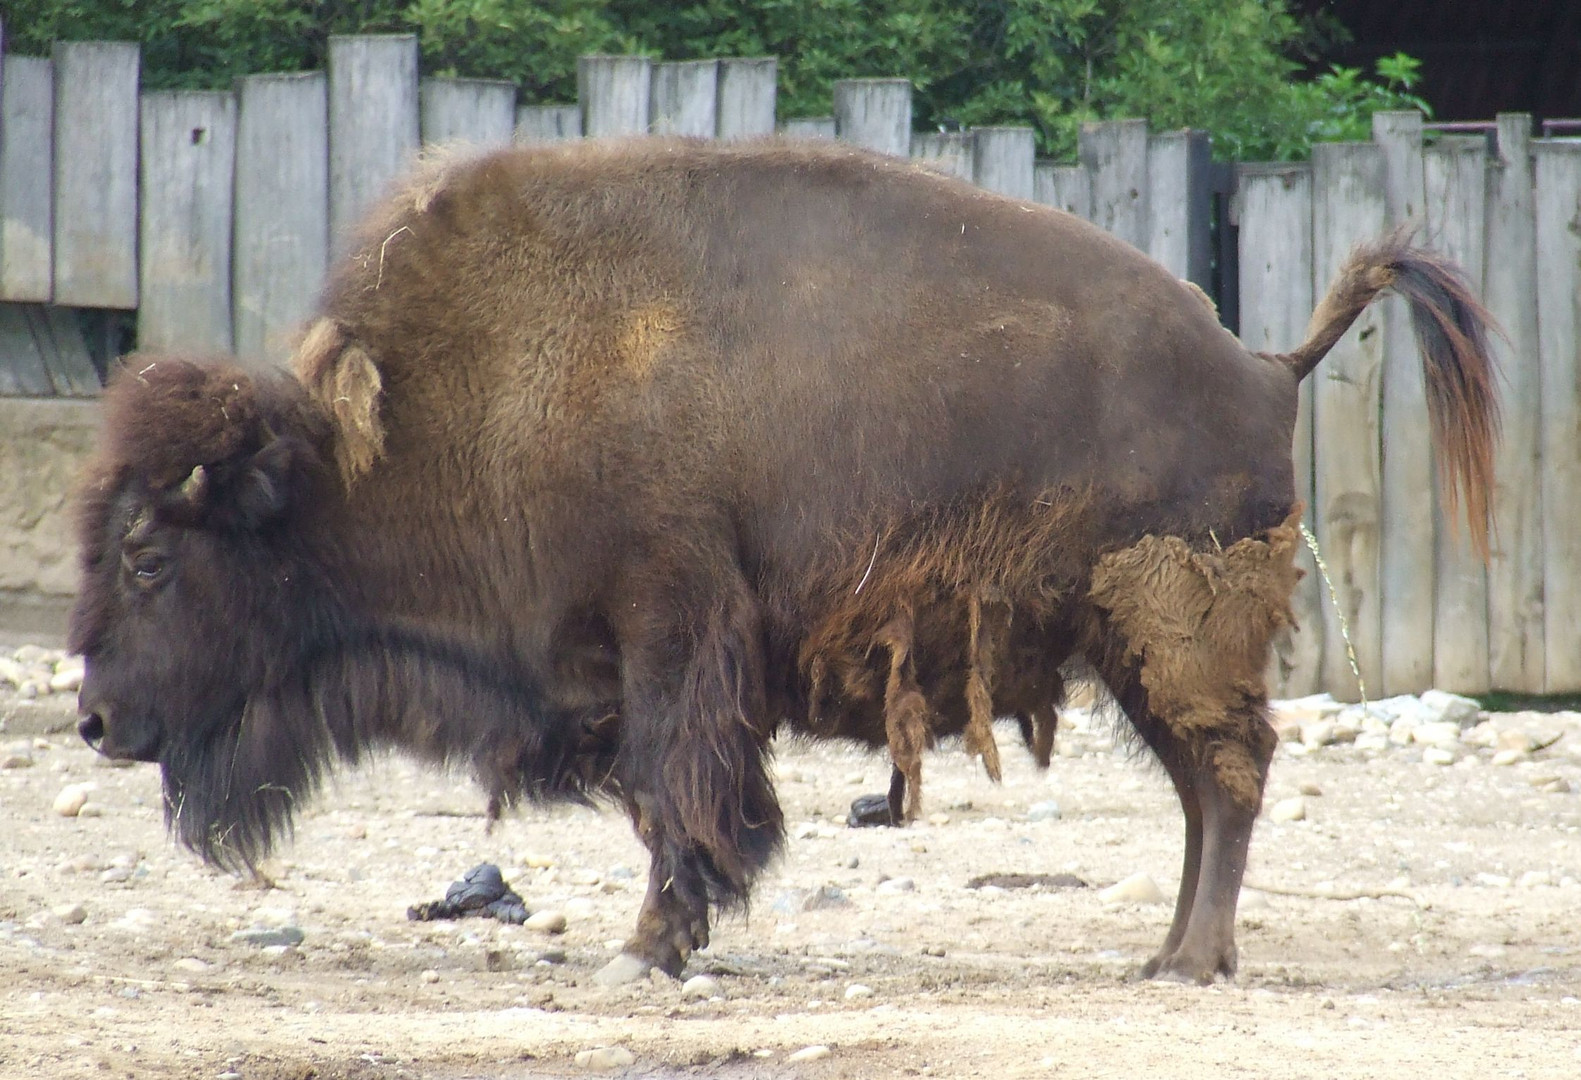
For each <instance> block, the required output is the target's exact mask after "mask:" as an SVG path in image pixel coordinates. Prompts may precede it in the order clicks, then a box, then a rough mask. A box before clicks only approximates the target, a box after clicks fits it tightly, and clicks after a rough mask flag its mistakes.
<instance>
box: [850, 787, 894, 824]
mask: <svg viewBox="0 0 1581 1080" xmlns="http://www.w3.org/2000/svg"><path fill="white" fill-rule="evenodd" d="M845 823H846V824H847V825H849V826H850V827H851V828H853V829H871V828H876V827H878V826H881V825H895V824H897V822H896V821H895V816H894V815H893V814H891V813H890V812H889V798H888V797H887V796H885V795H863V796H862V797H861V798H859V799H854V800H852V802H851V816H850V817H848V818H846V819H845Z"/></svg>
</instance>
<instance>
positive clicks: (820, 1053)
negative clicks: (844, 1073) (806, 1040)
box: [785, 1045, 829, 1065]
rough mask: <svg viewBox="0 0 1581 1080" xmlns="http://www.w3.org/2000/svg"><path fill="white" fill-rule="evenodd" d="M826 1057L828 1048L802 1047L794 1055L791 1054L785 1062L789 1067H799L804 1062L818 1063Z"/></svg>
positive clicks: (818, 1046)
mask: <svg viewBox="0 0 1581 1080" xmlns="http://www.w3.org/2000/svg"><path fill="white" fill-rule="evenodd" d="M828 1056H829V1048H828V1047H827V1046H821V1045H813V1046H804V1047H802V1048H801V1049H800V1050H798V1051H796V1052H795V1053H794V1054H791V1055H790V1056H789V1057H787V1058H786V1059H785V1061H786V1063H787V1064H790V1065H801V1064H803V1063H804V1062H808V1061H819V1060H821V1059H823V1058H826V1057H828Z"/></svg>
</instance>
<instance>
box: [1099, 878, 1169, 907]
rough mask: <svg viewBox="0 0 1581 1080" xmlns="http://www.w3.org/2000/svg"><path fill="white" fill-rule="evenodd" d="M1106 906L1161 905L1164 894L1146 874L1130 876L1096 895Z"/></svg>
mask: <svg viewBox="0 0 1581 1080" xmlns="http://www.w3.org/2000/svg"><path fill="white" fill-rule="evenodd" d="M1098 899H1099V900H1102V901H1103V902H1104V903H1106V904H1162V903H1163V902H1164V894H1163V892H1162V891H1161V890H1160V889H1159V887H1158V883H1157V882H1155V881H1154V880H1153V879H1152V878H1150V877H1148V876H1147V875H1146V874H1132V875H1131V876H1130V877H1128V878H1125V879H1123V880H1121V881H1117V882H1115V883H1114V884H1113V885H1110V886H1109V887H1108V888H1107V889H1104V890H1102V891H1101V892H1099V893H1098Z"/></svg>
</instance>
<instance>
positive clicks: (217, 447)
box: [70, 140, 1497, 982]
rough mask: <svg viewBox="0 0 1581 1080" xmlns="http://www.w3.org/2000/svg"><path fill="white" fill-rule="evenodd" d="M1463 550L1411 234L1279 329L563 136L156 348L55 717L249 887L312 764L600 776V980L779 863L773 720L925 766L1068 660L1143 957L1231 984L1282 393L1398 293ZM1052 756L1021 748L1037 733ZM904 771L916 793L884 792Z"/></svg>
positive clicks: (866, 203) (669, 943)
mask: <svg viewBox="0 0 1581 1080" xmlns="http://www.w3.org/2000/svg"><path fill="white" fill-rule="evenodd" d="M1389 288H1392V289H1394V290H1396V291H1397V292H1399V293H1401V294H1403V295H1404V296H1405V297H1406V298H1407V300H1408V301H1409V303H1410V307H1411V310H1412V312H1413V315H1414V324H1415V326H1416V328H1417V333H1418V337H1419V342H1420V345H1421V347H1422V353H1423V368H1424V372H1425V378H1426V383H1427V387H1428V400H1429V405H1430V408H1431V414H1432V430H1433V437H1434V440H1435V444H1436V446H1437V448H1438V450H1439V452H1440V453H1441V454H1442V455H1444V456H1445V457H1446V458H1447V468H1446V469H1445V470H1444V471H1445V475H1446V476H1447V477H1448V478H1449V484H1448V490H1449V494H1450V495H1451V496H1452V497H1453V496H1454V495H1456V494H1457V493H1458V495H1459V496H1460V498H1461V500H1462V501H1463V503H1464V504H1465V507H1466V509H1467V511H1468V516H1469V518H1470V521H1471V526H1472V536H1473V539H1474V540H1475V541H1476V543H1477V544H1478V546H1479V547H1480V548H1481V549H1482V550H1484V551H1485V550H1486V543H1487V528H1488V509H1487V507H1488V492H1489V484H1490V473H1491V460H1492V452H1493V447H1494V442H1495V439H1496V436H1497V407H1496V401H1495V397H1494V393H1493V389H1492V379H1493V375H1492V371H1491V367H1490V361H1489V358H1488V355H1487V350H1486V347H1485V344H1486V343H1485V335H1486V331H1487V319H1486V316H1485V315H1484V313H1483V311H1482V309H1481V308H1480V307H1479V306H1478V304H1477V303H1476V301H1475V300H1474V299H1473V297H1472V295H1471V294H1470V292H1469V291H1468V290H1467V288H1466V286H1465V285H1464V284H1463V283H1462V281H1461V279H1460V278H1459V276H1458V275H1457V274H1456V272H1455V271H1453V269H1452V268H1450V267H1448V266H1447V265H1446V264H1445V263H1444V262H1442V261H1440V260H1439V259H1438V258H1436V257H1434V256H1433V255H1431V254H1428V253H1426V252H1424V251H1421V250H1417V249H1415V248H1413V247H1411V246H1409V244H1408V243H1407V242H1406V241H1405V240H1404V239H1402V238H1400V237H1398V236H1394V237H1388V238H1385V239H1383V240H1380V241H1378V242H1376V243H1373V244H1371V245H1369V246H1365V247H1363V248H1361V249H1360V250H1358V251H1357V252H1356V253H1355V254H1354V255H1353V256H1352V257H1351V258H1350V260H1349V261H1348V262H1347V263H1346V264H1345V266H1344V268H1343V270H1342V272H1341V273H1340V274H1339V276H1338V278H1337V280H1336V281H1335V283H1334V284H1333V286H1332V288H1331V289H1330V291H1329V293H1328V295H1327V296H1325V297H1324V299H1323V301H1322V303H1321V306H1320V307H1319V309H1318V311H1317V313H1316V314H1315V315H1314V317H1313V321H1312V326H1311V329H1310V332H1309V336H1308V338H1307V340H1306V341H1305V342H1304V343H1303V344H1301V345H1300V346H1299V347H1298V348H1296V349H1295V351H1293V352H1290V353H1286V354H1278V355H1265V354H1255V353H1252V352H1249V351H1248V350H1247V349H1246V348H1245V347H1244V346H1243V345H1242V344H1241V343H1240V342H1239V341H1238V340H1237V339H1236V338H1235V337H1234V336H1233V335H1231V334H1230V333H1229V332H1227V331H1226V330H1225V329H1224V328H1223V327H1221V326H1220V325H1219V323H1218V321H1217V319H1216V317H1215V314H1214V312H1213V311H1212V310H1211V307H1210V305H1209V304H1207V303H1205V302H1204V299H1203V297H1202V296H1201V294H1200V293H1198V292H1196V291H1195V290H1194V289H1193V288H1191V287H1189V286H1187V285H1185V284H1183V283H1182V282H1180V281H1178V280H1176V279H1175V278H1174V277H1172V276H1171V275H1170V274H1169V273H1167V272H1166V271H1165V270H1163V269H1162V268H1161V267H1159V266H1158V265H1156V264H1155V263H1153V262H1151V261H1150V260H1149V259H1147V258H1146V257H1145V256H1144V255H1142V254H1141V253H1139V252H1137V251H1136V250H1134V249H1132V248H1130V247H1128V246H1126V245H1125V244H1123V243H1121V242H1119V241H1117V240H1115V239H1113V238H1112V237H1110V236H1108V235H1107V234H1105V233H1104V232H1102V231H1100V230H1099V229H1097V228H1094V227H1093V226H1091V225H1089V224H1087V223H1086V222H1083V221H1080V220H1078V219H1076V218H1074V217H1071V216H1069V215H1067V214H1064V213H1060V212H1057V211H1055V210H1052V209H1047V208H1043V207H1040V206H1034V205H1029V204H1027V203H1024V202H1019V201H1016V200H1014V199H1007V198H1002V197H999V196H996V195H992V194H989V193H987V192H984V191H981V190H978V189H976V188H973V187H970V186H967V185H965V184H962V183H959V182H957V181H954V180H950V179H948V178H945V177H942V176H938V175H934V174H932V173H930V172H928V171H925V170H924V169H922V168H919V167H917V166H914V165H912V164H910V163H907V162H905V161H902V160H897V159H892V158H888V157H883V156H879V155H876V154H872V153H868V152H865V151H862V150H859V149H855V148H851V147H846V146H840V145H837V144H832V143H831V144H826V145H798V144H795V143H791V142H778V141H765V142H757V143H746V144H741V143H736V144H728V145H712V144H707V143H700V142H689V141H671V140H627V141H612V142H603V141H590V142H586V143H579V144H574V145H566V146H559V147H551V148H532V149H511V150H500V151H498V152H493V153H489V154H486V155H482V156H477V157H472V158H464V159H463V158H454V157H453V158H450V159H447V160H441V161H438V162H430V163H427V164H426V165H424V166H423V167H421V168H419V169H418V170H417V172H416V173H415V174H414V175H413V177H411V178H410V179H409V180H408V181H407V182H405V184H404V186H402V187H400V188H399V189H398V190H397V191H396V192H395V193H394V194H393V195H391V196H390V197H389V198H388V199H387V200H386V201H384V202H383V203H382V205H380V206H379V207H378V208H377V209H376V210H375V211H374V212H373V213H372V214H371V215H370V216H369V217H368V218H367V220H366V221H365V222H364V223H363V224H362V226H361V229H360V232H359V233H358V234H357V239H356V240H355V241H354V243H353V246H352V249H351V254H350V255H348V256H347V257H344V258H341V259H339V260H338V262H336V264H335V265H334V266H333V267H332V270H331V273H330V276H329V280H328V283H327V285H326V289H325V292H324V295H323V298H322V301H321V304H320V306H319V308H318V311H317V314H316V316H315V317H314V319H313V320H312V321H311V322H310V324H309V325H308V326H307V327H306V328H305V331H304V335H303V339H302V341H301V344H300V346H299V347H298V348H297V350H296V352H295V356H294V358H293V361H292V369H291V371H290V372H289V373H280V374H278V375H248V374H246V373H244V371H243V370H242V369H241V368H240V367H239V366H237V365H235V364H234V363H227V362H224V361H222V360H221V361H205V362H192V361H189V360H184V359H181V358H175V357H162V356H151V355H134V356H132V357H129V358H128V359H127V360H126V361H125V363H124V365H123V369H122V371H121V372H120V374H119V376H118V377H117V378H115V379H114V380H113V381H112V385H111V386H110V387H109V388H108V390H107V392H106V401H105V408H106V423H105V431H104V435H103V437H102V442H101V448H100V450H99V452H98V455H97V457H96V459H95V462H94V464H93V465H92V466H91V470H90V473H89V477H88V480H87V482H86V484H85V488H84V495H83V496H82V499H81V507H80V525H79V528H80V541H81V549H82V588H81V593H80V597H79V600H78V602H77V605H76V608H75V611H74V613H73V616H72V620H71V631H70V634H71V647H72V648H73V649H74V650H75V651H77V652H80V653H82V654H83V656H84V657H85V659H86V665H87V672H86V677H85V679H84V682H83V687H82V691H81V700H80V710H81V721H80V725H79V726H80V731H81V734H82V735H83V737H84V738H85V739H86V740H87V741H88V742H89V743H90V744H91V745H93V746H95V747H97V748H98V749H99V750H100V751H101V752H102V753H104V754H107V755H110V756H111V757H116V758H131V759H136V760H140V761H149V762H158V763H159V764H160V766H161V768H162V771H163V782H164V791H165V800H166V817H167V819H168V823H169V825H170V827H171V828H172V830H173V831H174V833H175V834H176V835H177V836H178V837H179V839H180V840H181V841H182V842H184V843H185V844H186V845H188V846H190V847H191V848H193V849H194V850H196V851H197V852H198V853H200V854H201V855H202V856H203V857H204V858H206V859H208V860H211V861H213V862H215V863H218V864H222V865H226V866H231V867H246V866H248V865H251V864H254V863H255V861H256V860H258V859H259V858H261V857H263V856H264V855H265V854H267V853H268V852H269V851H270V849H271V845H272V844H273V843H275V842H276V841H277V840H278V839H279V838H280V837H281V836H282V834H284V833H285V832H286V831H288V829H289V825H290V822H291V818H292V814H293V811H294V810H295V809H296V808H297V807H298V806H299V805H300V804H301V803H302V802H303V801H304V799H305V798H306V797H307V796H309V795H310V794H311V793H312V792H313V791H314V789H315V788H316V787H317V786H318V785H319V783H320V781H321V779H322V778H323V777H324V775H325V773H326V771H327V770H328V769H329V768H330V767H331V766H332V765H333V764H334V763H335V762H336V761H337V760H341V761H355V760H357V759H358V758H359V757H360V756H362V755H364V754H365V753H366V752H368V751H370V750H371V749H373V748H381V747H395V748H400V749H402V750H405V751H409V752H411V753H414V754H416V755H419V756H421V757H422V758H425V759H429V760H432V761H436V762H448V763H460V764H465V765H469V766H470V767H472V768H473V769H474V770H475V771H476V772H477V774H478V776H479V777H480V779H481V780H482V782H483V783H484V785H485V786H486V787H487V789H488V792H489V794H490V796H491V801H492V803H493V804H494V805H495V806H496V807H498V806H501V805H505V804H509V803H511V802H514V801H516V800H519V799H527V800H535V801H553V800H579V799H580V800H587V799H595V798H602V799H606V800H609V801H612V802H614V803H617V804H618V805H620V806H622V807H624V809H625V810H626V811H627V813H628V814H629V815H630V817H631V820H632V822H633V824H634V826H635V829H636V832H637V834H638V836H639V837H640V838H641V840H642V842H643V843H644V844H645V845H646V846H647V848H648V850H649V852H650V854H651V867H650V870H649V874H648V889H647V894H646V897H645V899H644V900H643V903H642V907H641V912H640V914H639V916H638V919H637V925H636V929H635V932H634V933H633V934H632V936H631V937H630V939H629V940H628V941H627V943H626V945H625V949H624V952H623V953H622V955H621V956H620V957H619V958H617V959H616V960H615V961H612V962H611V964H610V966H609V967H608V968H606V969H604V971H602V972H601V973H600V978H601V979H602V980H604V981H610V982H615V981H620V980H622V979H629V978H635V977H637V976H639V975H641V974H644V973H646V972H648V971H650V970H651V969H653V968H655V967H656V968H659V969H662V970H663V971H665V972H668V973H670V974H672V975H673V974H675V973H677V972H679V971H680V970H681V969H682V967H683V965H684V964H685V963H686V961H687V958H688V956H689V955H690V954H691V953H692V951H693V950H695V949H698V948H701V947H703V946H704V945H705V944H706V943H707V941H708V934H709V918H710V912H711V909H713V908H725V907H728V906H730V905H732V904H740V903H742V902H744V901H745V899H746V898H747V896H748V894H749V890H750V887H751V884H752V882H753V879H754V877H755V876H756V875H757V874H758V873H759V872H760V871H761V870H762V869H763V868H764V866H765V864H766V863H768V862H769V861H770V859H771V858H772V857H773V856H774V854H775V852H776V849H777V848H778V847H779V846H780V844H781V843H782V840H783V826H782V819H781V813H780V807H779V804H778V802H777V801H776V797H775V792H774V788H773V785H772V783H771V780H770V776H769V773H768V770H767V764H768V757H769V753H770V745H771V739H772V737H773V736H774V735H775V734H776V733H777V732H781V731H788V732H791V733H797V734H802V735H806V736H811V737H815V738H838V739H848V740H855V741H857V742H859V743H863V744H866V745H869V746H872V747H875V748H878V747H885V748H887V749H888V751H889V753H890V755H891V757H892V760H893V761H894V763H895V766H896V769H897V772H898V773H899V774H900V775H901V776H902V777H903V778H905V779H908V780H909V781H910V782H911V783H910V788H911V790H910V792H908V793H907V795H906V798H907V800H908V801H911V802H913V807H912V808H913V809H914V800H915V797H916V784H915V781H916V779H917V776H918V770H919V768H920V766H919V761H920V756H921V754H922V751H923V750H924V748H925V747H927V746H928V745H930V744H931V743H933V742H934V741H935V740H937V739H939V738H944V737H949V736H956V735H959V736H961V737H962V738H963V740H964V741H965V744H966V746H967V748H968V749H969V750H971V751H972V752H974V753H977V754H980V755H982V756H983V758H984V761H985V763H986V764H987V765H988V766H989V768H990V770H991V771H992V770H993V769H995V768H997V752H996V750H995V747H994V742H993V735H992V731H991V724H992V721H993V719H994V717H995V716H996V715H1004V716H1019V717H1022V718H1024V723H1027V724H1029V725H1030V726H1031V727H1032V728H1033V729H1034V736H1035V728H1036V725H1035V724H1032V720H1031V719H1027V718H1041V720H1040V721H1039V722H1040V723H1041V724H1042V725H1043V727H1044V729H1045V730H1047V731H1052V722H1053V716H1054V710H1055V709H1056V708H1057V706H1058V705H1059V703H1060V701H1061V698H1062V695H1063V693H1064V690H1063V686H1062V682H1061V678H1060V670H1061V665H1062V664H1064V663H1065V662H1066V661H1068V660H1075V661H1084V662H1085V663H1086V664H1087V665H1089V666H1090V669H1091V670H1092V671H1093V672H1094V673H1096V675H1097V676H1098V677H1099V678H1101V680H1102V681H1103V683H1104V684H1106V685H1107V687H1108V689H1109V690H1110V691H1112V693H1113V696H1114V698H1115V699H1116V700H1117V702H1118V703H1119V705H1120V707H1121V709H1123V711H1124V714H1125V716H1126V717H1127V718H1128V719H1129V722H1130V725H1131V727H1132V728H1133V729H1134V733H1135V736H1136V738H1137V739H1138V740H1139V742H1140V743H1141V744H1142V745H1145V746H1146V747H1147V749H1148V750H1149V751H1151V753H1152V754H1153V755H1155V756H1156V758H1157V760H1158V761H1159V762H1160V763H1161V764H1162V766H1163V768H1164V770H1165V771H1166V772H1167V774H1168V776H1169V778H1170V780H1171V781H1172V782H1173V784H1174V787H1175V790H1176V792H1177V794H1178V796H1179V799H1180V803H1181V807H1182V809H1183V811H1184V814H1185V821H1186V833H1185V858H1184V865H1183V870H1182V874H1181V884H1180V893H1179V898H1178V900H1177V902H1176V906H1175V915H1174V922H1173V925H1172V926H1171V927H1170V930H1169V932H1168V936H1167V937H1166V938H1165V940H1164V943H1163V946H1162V947H1161V948H1160V949H1159V951H1158V952H1157V954H1156V955H1154V956H1153V957H1152V959H1150V960H1149V961H1148V962H1147V963H1146V965H1145V966H1144V968H1143V973H1144V974H1146V975H1163V976H1169V977H1174V978H1179V979H1184V980H1192V981H1211V980H1213V979H1214V978H1215V977H1217V976H1219V975H1224V976H1230V975H1232V974H1233V973H1234V970H1235V966H1236V947H1235V940H1234V917H1235V905H1236V900H1237V896H1238V893H1239V889H1240V885H1241V877H1242V872H1243V870H1244V868H1245V865H1246V853H1247V842H1248V839H1249V837H1250V835H1251V831H1252V824H1253V821H1254V819H1255V817H1256V815H1257V813H1258V809H1259V807H1260V804H1261V798H1262V793H1263V785H1264V780H1265V778H1266V775H1267V771H1268V764H1269V760H1270V757H1271V756H1272V753H1273V749H1274V744H1275V736H1274V734H1273V732H1272V730H1271V729H1270V726H1269V723H1268V720H1267V717H1266V715H1265V706H1266V689H1265V684H1264V677H1263V671H1264V667H1265V664H1266V661H1267V659H1268V656H1269V647H1270V639H1271V638H1272V637H1273V635H1274V634H1275V633H1276V632H1277V631H1279V630H1280V629H1281V628H1282V627H1284V626H1285V625H1286V624H1288V623H1289V622H1290V611H1289V606H1288V600H1289V596H1290V593H1291V590H1292V587H1293V585H1294V583H1295V581H1296V579H1297V576H1298V571H1297V570H1296V568H1295V567H1294V565H1293V551H1294V548H1295V546H1296V543H1297V527H1298V523H1299V518H1300V514H1301V510H1300V507H1299V506H1298V504H1297V501H1296V494H1295V484H1294V479H1293V469H1292V464H1291V435H1292V428H1293V425H1294V422H1295V416H1296V397H1297V387H1298V385H1299V383H1300V381H1301V379H1302V377H1303V376H1305V375H1307V374H1308V373H1310V372H1311V371H1312V370H1313V368H1314V367H1315V366H1316V365H1317V363H1318V362H1319V360H1321V359H1322V357H1323V355H1324V353H1325V352H1327V351H1328V349H1329V348H1330V347H1331V346H1332V345H1333V344H1334V342H1335V341H1336V340H1337V339H1338V337H1339V336H1340V334H1341V333H1342V332H1343V331H1344V329H1345V328H1346V327H1347V326H1348V325H1349V324H1350V323H1351V322H1352V321H1353V320H1354V319H1355V317H1356V316H1357V315H1358V314H1359V313H1360V312H1361V311H1362V309H1363V308H1365V307H1366V306H1367V304H1368V303H1370V302H1371V301H1372V299H1373V298H1374V296H1375V295H1377V294H1378V293H1379V292H1380V291H1382V290H1384V289H1389ZM1034 741H1036V739H1035V738H1034ZM897 797H898V796H897Z"/></svg>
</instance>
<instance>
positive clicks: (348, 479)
mask: <svg viewBox="0 0 1581 1080" xmlns="http://www.w3.org/2000/svg"><path fill="white" fill-rule="evenodd" d="M291 366H292V368H293V369H294V370H295V372H296V375H297V378H298V379H300V380H301V381H302V383H303V385H305V386H306V387H307V388H308V391H309V392H310V393H311V394H312V395H313V396H314V397H315V398H317V399H318V401H319V403H320V404H321V405H322V406H323V407H324V409H325V411H327V412H328V413H329V415H330V416H332V417H333V418H334V421H335V464H336V465H337V466H338V467H339V470H340V478H341V481H342V482H343V483H344V484H345V485H346V486H347V487H348V488H349V487H350V486H351V485H352V483H354V482H355V481H356V479H357V478H358V477H360V476H361V475H362V474H363V473H365V472H367V471H368V470H369V469H370V468H372V467H373V463H374V462H375V461H377V460H379V457H380V456H381V455H382V454H383V453H384V421H383V419H382V418H381V416H380V405H381V400H382V397H383V394H384V380H383V378H382V377H381V376H380V374H379V369H378V367H377V366H376V365H375V364H374V362H373V358H372V357H371V356H369V355H368V353H367V350H365V349H364V348H363V347H362V346H361V345H358V344H356V343H355V342H351V341H348V340H347V338H346V335H345V332H344V331H342V330H341V328H340V327H339V326H338V325H336V323H335V322H334V321H333V320H332V319H319V320H318V321H317V322H315V323H313V325H312V326H310V327H309V328H308V331H307V335H306V337H304V338H303V339H302V344H301V345H300V346H299V347H298V348H297V351H296V355H295V356H294V357H293V358H292V361H291Z"/></svg>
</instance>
